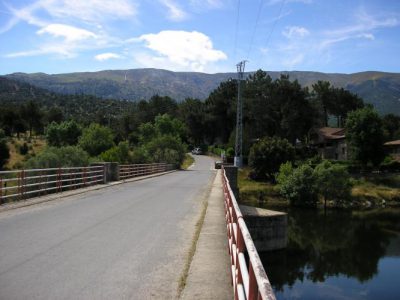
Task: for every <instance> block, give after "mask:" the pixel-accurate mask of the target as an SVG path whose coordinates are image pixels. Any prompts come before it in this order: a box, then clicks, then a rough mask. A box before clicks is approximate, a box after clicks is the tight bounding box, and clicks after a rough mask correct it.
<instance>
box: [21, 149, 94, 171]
mask: <svg viewBox="0 0 400 300" xmlns="http://www.w3.org/2000/svg"><path fill="white" fill-rule="evenodd" d="M88 164H89V155H88V153H87V152H85V151H84V150H83V149H81V148H79V147H77V146H65V147H59V148H58V147H48V148H46V149H45V150H44V151H43V152H41V153H39V154H37V155H36V156H34V157H32V158H30V159H28V161H27V162H26V163H25V167H26V168H31V169H35V168H58V167H82V166H87V165H88Z"/></svg>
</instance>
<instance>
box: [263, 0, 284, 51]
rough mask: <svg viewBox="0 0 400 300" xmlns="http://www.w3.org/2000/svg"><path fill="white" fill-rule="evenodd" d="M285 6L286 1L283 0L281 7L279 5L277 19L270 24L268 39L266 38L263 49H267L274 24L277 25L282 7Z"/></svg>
mask: <svg viewBox="0 0 400 300" xmlns="http://www.w3.org/2000/svg"><path fill="white" fill-rule="evenodd" d="M285 4H286V0H285V1H282V5H281V8H280V9H279V14H278V17H277V18H276V19H275V21H274V23H273V24H272V27H271V31H270V32H269V35H268V37H267V42H266V44H265V48H268V45H269V41H270V39H271V36H272V33H273V32H274V30H275V26H276V23H278V21H279V19H280V18H281V14H282V9H283V7H284V6H285Z"/></svg>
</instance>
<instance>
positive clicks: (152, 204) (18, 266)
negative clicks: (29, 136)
mask: <svg viewBox="0 0 400 300" xmlns="http://www.w3.org/2000/svg"><path fill="white" fill-rule="evenodd" d="M212 163H213V162H212V160H211V159H210V158H208V157H205V156H197V157H196V162H195V165H194V167H192V168H190V170H188V171H178V172H174V173H170V174H167V175H163V176H160V177H155V178H150V179H146V180H142V181H136V182H131V183H125V184H121V185H117V186H114V187H110V188H106V189H102V190H98V191H92V192H88V193H85V194H81V195H76V196H71V197H67V198H63V199H59V200H55V201H52V202H47V203H43V204H38V205H34V206H30V207H25V208H20V209H16V210H12V211H7V212H3V213H0V299H7V300H11V299H173V298H175V297H176V291H177V287H178V281H179V277H180V275H181V272H182V269H183V266H184V264H185V262H186V259H187V250H188V249H189V247H190V244H191V240H192V236H193V232H194V228H195V223H196V221H197V219H198V217H199V214H200V209H201V202H202V201H203V200H204V198H205V197H206V196H207V192H208V190H209V188H210V184H211V183H212V180H213V178H214V176H215V171H212V170H211V169H212Z"/></svg>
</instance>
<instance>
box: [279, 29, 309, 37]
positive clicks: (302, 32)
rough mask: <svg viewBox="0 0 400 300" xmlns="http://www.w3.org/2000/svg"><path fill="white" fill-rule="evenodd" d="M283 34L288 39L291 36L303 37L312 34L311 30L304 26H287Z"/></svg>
mask: <svg viewBox="0 0 400 300" xmlns="http://www.w3.org/2000/svg"><path fill="white" fill-rule="evenodd" d="M282 34H283V35H284V36H285V37H287V38H288V39H291V38H303V37H305V36H307V35H309V34H310V32H309V31H308V30H307V29H306V28H304V27H299V26H287V27H286V28H285V30H284V31H283V32H282Z"/></svg>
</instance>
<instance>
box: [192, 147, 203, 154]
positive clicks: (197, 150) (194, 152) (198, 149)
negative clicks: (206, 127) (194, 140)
mask: <svg viewBox="0 0 400 300" xmlns="http://www.w3.org/2000/svg"><path fill="white" fill-rule="evenodd" d="M192 154H195V155H200V154H202V152H201V149H200V148H194V149H193V150H192Z"/></svg>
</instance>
